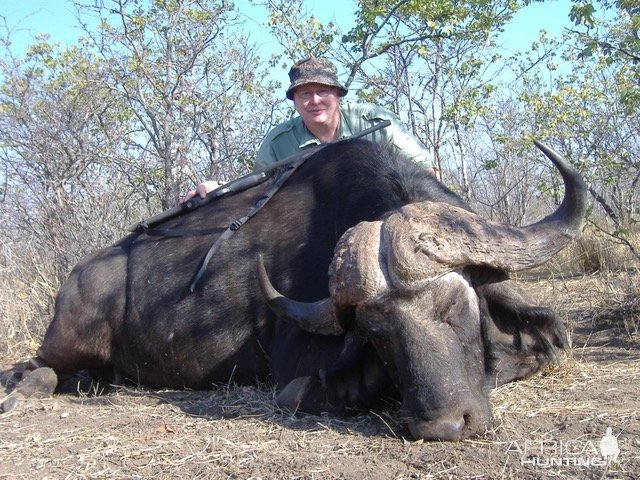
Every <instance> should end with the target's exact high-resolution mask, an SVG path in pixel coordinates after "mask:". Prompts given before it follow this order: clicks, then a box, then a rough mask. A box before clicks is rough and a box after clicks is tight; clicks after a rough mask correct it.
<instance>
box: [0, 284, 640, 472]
mask: <svg viewBox="0 0 640 480" xmlns="http://www.w3.org/2000/svg"><path fill="white" fill-rule="evenodd" d="M591 283H593V285H592V284H591ZM596 284H597V285H598V286H594V285H596ZM601 285H603V282H602V281H601V280H596V279H595V278H591V277H586V278H584V277H583V278H580V279H572V280H563V281H559V280H556V281H553V282H552V281H548V280H547V281H542V282H535V283H533V282H527V285H526V288H527V290H529V291H535V292H537V297H538V298H540V299H541V300H543V301H544V302H545V303H547V304H550V305H552V306H553V307H554V308H556V310H557V311H558V312H559V313H560V314H561V315H562V316H563V317H565V318H566V319H567V323H568V327H569V330H570V335H571V343H572V347H571V349H570V350H569V351H568V352H567V354H566V358H565V360H564V362H563V364H562V365H560V366H559V367H554V368H551V369H549V370H548V371H546V372H545V373H544V374H542V375H538V376H536V377H534V378H532V379H528V380H526V381H521V382H517V383H512V384H509V385H506V386H503V387H501V388H498V389H496V390H494V391H493V392H492V394H491V399H492V403H493V406H494V418H495V424H494V426H493V428H492V429H491V430H490V431H488V432H486V434H485V435H484V436H482V437H480V438H475V439H472V440H467V441H463V442H460V443H447V442H445V443H443V442H415V441H412V440H411V439H410V438H409V437H408V435H407V432H406V430H405V428H404V427H403V426H402V425H401V424H399V423H398V422H397V421H395V420H394V418H395V417H394V412H393V411H392V410H390V411H383V412H371V413H370V414H366V415H361V416H358V417H355V418H349V419H340V418H335V417H330V416H326V417H325V416H310V415H297V416H292V415H291V414H289V413H287V412H284V411H282V410H279V409H278V408H277V407H276V406H275V405H274V402H273V391H271V390H270V389H269V388H267V387H261V388H259V387H237V386H235V387H234V386H229V387H226V388H220V389H218V390H215V391H212V392H184V391H160V392H158V391H143V390H139V389H125V388H121V389H118V390H116V391H113V392H111V393H108V394H105V395H98V396H96V395H90V394H82V395H56V396H55V397H53V398H47V399H34V400H29V401H27V402H26V403H24V404H23V405H22V406H21V407H19V408H18V409H16V410H14V411H12V412H10V413H7V414H4V415H0V478H6V479H14V478H15V479H18V478H20V479H34V478H39V479H45V478H47V479H58V478H60V479H61V478H65V479H76V478H109V479H120V478H127V479H129V478H157V479H177V478H189V479H195V478H216V479H217V478H229V479H358V480H360V479H431V478H433V479H440V478H443V479H444V478H456V479H457V478H468V479H501V478H504V479H518V480H519V479H541V478H542V479H546V478H553V479H556V478H561V479H565V478H571V479H574V478H575V479H603V478H607V479H613V478H620V479H638V478H640V398H639V395H638V394H639V391H640V389H639V383H640V348H639V346H640V345H639V344H640V338H639V335H638V330H639V327H640V318H639V314H638V309H637V303H636V304H635V305H634V306H633V308H626V307H625V305H619V306H618V307H617V308H615V309H610V306H611V302H610V301H607V302H605V300H606V297H607V292H603V291H602V287H601ZM605 285H606V283H605ZM605 303H606V306H605ZM18 360H19V359H4V360H2V361H0V381H2V384H3V387H5V388H7V387H10V385H11V383H12V374H13V370H12V369H13V366H14V365H13V362H16V361H18ZM0 395H1V393H0ZM608 428H610V429H611V431H610V435H613V436H614V437H616V440H617V446H618V449H619V454H618V456H617V459H616V460H612V461H607V460H606V459H605V457H604V455H605V454H610V455H613V450H606V449H605V450H601V447H600V445H601V440H602V439H603V438H604V437H605V436H606V434H607V429H608ZM608 438H610V437H607V438H605V440H606V439H608Z"/></svg>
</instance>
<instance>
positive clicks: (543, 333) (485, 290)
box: [467, 269, 567, 387]
mask: <svg viewBox="0 0 640 480" xmlns="http://www.w3.org/2000/svg"><path fill="white" fill-rule="evenodd" d="M473 270H474V269H467V271H473ZM480 270H484V271H485V273H484V274H483V275H484V276H486V275H487V274H486V272H487V270H486V269H476V272H479V271H480ZM489 272H492V273H491V275H493V278H492V279H487V278H485V279H484V281H482V282H478V277H477V275H476V276H475V280H476V282H477V283H476V284H475V285H474V288H475V290H476V294H477V295H478V298H479V302H480V316H481V322H482V335H483V343H484V350H485V371H486V374H487V377H488V378H487V381H488V382H490V384H491V385H490V386H492V387H495V386H498V385H502V384H504V383H508V382H511V381H513V380H518V379H522V378H526V377H529V376H531V375H533V374H535V373H537V372H539V371H540V370H542V369H543V368H544V367H546V366H547V365H549V364H551V363H559V361H560V355H559V350H560V349H562V348H565V347H566V346H567V334H566V328H565V326H564V324H563V323H562V322H561V321H560V319H559V318H558V316H557V315H556V313H555V312H554V311H553V310H551V309H550V308H547V307H543V306H538V305H536V304H535V303H534V302H533V301H532V300H531V299H530V297H529V296H528V295H527V294H526V293H525V292H524V290H522V288H520V287H519V286H518V285H517V284H516V283H515V282H513V281H512V280H510V279H509V278H508V277H507V275H506V274H505V273H504V272H499V271H491V270H489ZM471 278H472V279H473V278H474V275H473V274H472V275H471Z"/></svg>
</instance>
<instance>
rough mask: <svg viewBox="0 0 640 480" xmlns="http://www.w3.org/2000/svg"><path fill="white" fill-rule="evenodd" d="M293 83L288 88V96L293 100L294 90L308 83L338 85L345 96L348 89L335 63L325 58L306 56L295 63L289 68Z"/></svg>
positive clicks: (341, 94) (341, 93) (290, 78)
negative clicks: (344, 85) (339, 76)
mask: <svg viewBox="0 0 640 480" xmlns="http://www.w3.org/2000/svg"><path fill="white" fill-rule="evenodd" d="M289 80H291V85H290V86H289V89H288V90H287V98H288V99H289V100H293V90H295V89H296V88H298V87H299V86H300V85H306V84H307V83H320V84H322V85H328V86H330V87H336V88H337V89H338V90H339V91H340V94H339V96H341V97H344V96H345V95H346V94H347V92H348V90H347V89H346V88H344V87H343V86H342V84H341V83H340V82H339V81H338V70H337V69H336V67H335V65H334V64H333V63H331V62H330V61H329V60H327V59H325V58H305V59H304V60H300V61H299V62H297V63H295V64H294V65H293V67H291V70H289Z"/></svg>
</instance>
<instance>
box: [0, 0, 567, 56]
mask: <svg viewBox="0 0 640 480" xmlns="http://www.w3.org/2000/svg"><path fill="white" fill-rule="evenodd" d="M236 3H238V4H244V5H248V2H247V1H246V0H240V1H237V2H236ZM307 4H308V7H307V8H308V10H309V12H312V13H314V14H315V15H316V16H317V17H318V18H319V19H320V20H321V21H327V20H335V19H336V18H337V19H339V20H340V23H341V24H343V23H344V18H345V15H344V7H343V0H336V1H332V0H308V2H307ZM341 7H342V8H341ZM570 8H571V1H570V0H551V1H547V2H545V3H542V4H539V3H534V4H533V5H530V6H528V7H526V8H525V9H523V10H522V11H520V12H519V13H518V14H517V15H516V17H515V19H514V21H513V22H512V24H511V25H509V26H508V27H507V29H506V31H505V32H504V34H503V36H502V39H501V40H502V42H501V43H502V44H503V45H504V46H505V47H506V48H508V49H509V50H512V51H524V50H526V49H527V48H528V47H529V45H530V44H531V43H532V42H533V41H535V40H536V39H537V38H538V32H539V31H540V29H542V28H544V29H545V30H547V32H549V33H550V34H551V35H552V36H556V35H560V33H561V32H562V29H563V27H566V26H569V20H568V18H567V15H568V13H569V9H570ZM243 11H244V12H246V14H247V16H248V17H249V18H253V19H254V20H255V21H256V29H252V31H255V32H256V33H257V34H258V35H259V30H260V28H261V27H260V25H258V22H260V21H261V18H259V15H258V14H257V13H255V11H253V10H251V8H250V7H249V8H243ZM337 12H340V13H337ZM0 16H2V17H5V18H6V20H7V23H8V25H9V26H10V27H11V28H14V29H16V33H15V34H14V36H13V38H14V40H15V41H14V45H13V48H14V52H15V53H21V52H23V51H24V48H25V47H26V45H28V44H29V43H31V42H32V38H33V37H34V35H36V34H38V33H44V32H46V33H49V34H50V35H51V38H52V39H53V40H54V41H58V42H60V43H61V44H62V45H69V44H73V43H74V41H75V39H76V38H77V35H78V33H79V32H78V30H76V29H75V27H74V24H75V18H74V15H73V7H72V4H71V2H70V1H67V0H0ZM254 40H256V41H258V38H254Z"/></svg>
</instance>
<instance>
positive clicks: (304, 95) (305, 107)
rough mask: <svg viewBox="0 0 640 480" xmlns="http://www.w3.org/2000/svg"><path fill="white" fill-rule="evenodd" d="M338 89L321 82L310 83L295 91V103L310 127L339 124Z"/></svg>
mask: <svg viewBox="0 0 640 480" xmlns="http://www.w3.org/2000/svg"><path fill="white" fill-rule="evenodd" d="M338 99H339V95H338V89H337V88H336V87H330V86H328V85H322V84H320V83H308V84H306V85H302V86H300V87H298V88H296V89H295V90H294V91H293V103H294V105H295V107H296V110H297V112H298V113H299V114H300V116H301V117H302V121H303V122H304V124H305V125H306V126H307V128H309V129H313V127H314V126H320V125H329V126H330V125H333V124H335V125H336V126H337V123H336V122H338V121H339V119H340V113H339V111H338V105H339V101H338Z"/></svg>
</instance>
